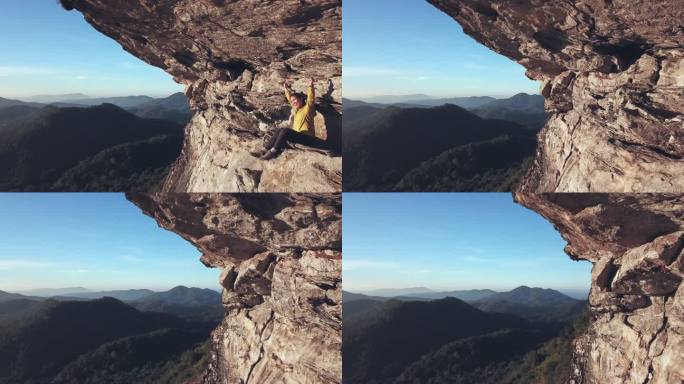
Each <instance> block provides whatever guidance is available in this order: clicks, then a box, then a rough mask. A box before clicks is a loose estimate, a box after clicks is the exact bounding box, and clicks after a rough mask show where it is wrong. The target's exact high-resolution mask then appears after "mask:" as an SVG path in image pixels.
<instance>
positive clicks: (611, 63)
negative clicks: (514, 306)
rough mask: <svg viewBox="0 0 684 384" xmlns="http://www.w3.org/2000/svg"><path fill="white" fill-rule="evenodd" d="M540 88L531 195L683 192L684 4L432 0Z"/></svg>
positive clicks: (666, 0) (527, 183) (672, 0)
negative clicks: (543, 114)
mask: <svg viewBox="0 0 684 384" xmlns="http://www.w3.org/2000/svg"><path fill="white" fill-rule="evenodd" d="M428 2H430V3H431V4H433V5H434V6H436V7H437V8H439V9H440V10H442V11H444V12H446V13H447V14H449V15H450V16H452V17H453V18H454V19H455V20H456V21H458V22H459V23H460V24H461V26H462V27H463V30H464V32H465V33H466V34H468V35H470V36H472V37H473V38H474V39H475V40H477V41H478V42H480V43H482V44H484V45H486V46H487V47H489V48H491V49H492V50H494V51H496V52H498V53H500V54H502V55H505V56H507V57H509V58H510V59H512V60H515V61H517V62H518V63H520V64H521V65H523V66H524V67H525V68H527V76H528V77H530V78H532V79H535V80H539V81H540V82H541V93H542V95H543V96H544V97H545V98H546V109H547V112H548V113H549V116H550V118H549V121H548V123H547V124H546V126H545V128H544V129H543V130H542V131H541V133H540V134H539V138H538V139H539V146H538V150H537V156H536V161H535V164H534V167H533V169H532V170H531V171H530V172H529V173H528V174H527V176H526V177H525V179H524V181H523V183H522V186H521V190H523V191H529V192H681V191H682V190H683V189H684V103H682V100H684V22H683V21H682V20H684V4H682V2H681V1H679V0H612V1H610V0H586V1H565V0H554V1H547V0H528V1H520V0H428Z"/></svg>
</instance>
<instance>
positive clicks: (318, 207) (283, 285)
mask: <svg viewBox="0 0 684 384" xmlns="http://www.w3.org/2000/svg"><path fill="white" fill-rule="evenodd" d="M127 197H128V199H129V200H131V201H133V202H134V203H135V204H137V205H138V206H139V207H140V208H141V209H142V210H143V212H144V213H146V214H147V215H149V216H151V217H153V218H154V219H155V220H156V221H157V222H158V223H159V225H160V226H161V227H163V228H166V229H168V230H171V231H173V232H175V233H177V234H179V235H180V236H182V237H183V238H185V239H186V240H188V241H190V242H192V243H193V244H194V245H195V246H197V248H198V249H199V250H200V251H201V252H202V258H201V261H202V262H203V263H204V264H206V265H207V266H211V267H216V268H222V269H223V272H222V274H221V277H220V284H221V285H222V286H223V304H224V306H225V307H226V309H227V315H226V318H225V319H224V320H223V322H222V323H221V324H220V325H219V327H218V328H217V329H216V330H215V331H214V332H213V333H212V341H213V348H212V359H211V364H210V366H209V368H208V369H207V371H206V372H205V374H204V377H203V379H202V382H204V383H207V384H209V383H211V384H213V383H226V384H228V383H230V384H234V383H245V384H249V383H311V384H314V383H323V384H326V383H340V382H341V380H342V376H341V375H342V357H341V347H342V305H341V300H342V276H341V273H342V251H341V249H342V248H341V247H342V239H341V234H342V205H341V204H342V203H341V199H340V196H339V195H332V194H326V195H287V194H235V195H230V194H165V193H159V194H128V195H127Z"/></svg>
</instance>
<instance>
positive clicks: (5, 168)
mask: <svg viewBox="0 0 684 384" xmlns="http://www.w3.org/2000/svg"><path fill="white" fill-rule="evenodd" d="M13 108H14V109H16V107H10V109H9V110H10V111H9V114H10V115H11V117H9V118H8V117H7V114H6V112H7V109H0V190H3V191H124V190H137V191H146V190H151V189H154V188H156V186H157V185H158V184H159V183H160V182H161V180H162V179H163V177H164V176H165V173H166V170H167V168H168V167H169V166H170V164H171V163H172V162H173V161H174V160H175V159H176V158H177V157H178V154H179V153H180V150H181V146H182V140H183V126H182V125H180V124H178V123H176V122H173V121H169V120H160V119H148V118H140V117H138V116H136V115H134V114H132V113H130V112H128V111H126V110H124V109H121V108H120V107H117V106H115V105H113V104H102V105H99V106H94V107H84V108H81V107H78V108H76V107H66V108H58V107H54V106H47V107H44V108H40V109H35V110H33V111H31V112H30V113H28V114H26V115H24V116H20V117H17V116H16V114H15V113H14V110H13Z"/></svg>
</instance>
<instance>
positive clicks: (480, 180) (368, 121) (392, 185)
mask: <svg viewBox="0 0 684 384" xmlns="http://www.w3.org/2000/svg"><path fill="white" fill-rule="evenodd" d="M358 108H360V107H358ZM363 108H365V107H363ZM352 110H353V108H352ZM350 112H352V113H351V114H352V119H351V121H350V120H348V115H349V114H350ZM344 116H345V118H344V119H343V130H344V135H343V138H344V141H343V152H344V162H343V173H344V180H343V182H344V190H345V191H349V192H354V191H357V192H362V191H367V192H370V191H397V192H401V191H414V192H420V191H435V192H441V191H450V192H453V191H461V192H467V191H489V192H492V191H511V190H512V189H513V187H514V186H515V185H516V184H517V181H518V180H519V179H520V177H521V176H522V175H523V174H524V172H525V171H526V167H527V166H528V165H529V164H531V161H532V160H531V159H532V157H533V155H534V150H535V148H536V132H535V131H534V130H531V129H529V128H528V127H525V126H523V125H521V124H518V123H515V122H512V121H506V120H498V119H487V118H481V117H479V116H477V115H476V114H474V113H472V112H470V111H468V110H466V109H464V108H461V107H458V106H456V105H451V104H446V105H443V106H439V107H430V108H399V107H396V106H390V107H387V108H384V109H379V110H377V111H375V112H373V113H370V114H365V115H364V116H362V117H361V116H357V117H354V115H353V111H351V110H348V111H345V112H344Z"/></svg>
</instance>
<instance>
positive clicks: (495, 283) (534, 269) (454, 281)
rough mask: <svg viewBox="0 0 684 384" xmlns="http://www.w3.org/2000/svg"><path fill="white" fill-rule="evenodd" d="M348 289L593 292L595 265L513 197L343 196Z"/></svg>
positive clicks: (484, 195)
mask: <svg viewBox="0 0 684 384" xmlns="http://www.w3.org/2000/svg"><path fill="white" fill-rule="evenodd" d="M343 207H344V220H343V244H344V245H343V247H344V259H343V263H342V268H343V276H342V281H343V284H344V289H345V290H349V291H353V292H354V291H356V292H358V291H365V290H372V289H380V288H409V287H428V288H432V289H438V290H451V289H473V288H491V289H494V290H508V289H512V288H515V287H517V286H520V285H528V286H533V287H535V286H536V287H543V288H553V289H558V290H561V291H565V292H573V293H574V292H577V291H581V292H588V288H589V285H590V272H591V264H590V263H589V262H576V261H572V260H571V259H570V258H569V257H568V256H567V255H566V254H565V253H564V252H563V247H564V246H565V241H564V240H562V238H561V237H560V235H559V234H558V232H556V231H555V230H554V229H553V226H552V225H551V224H550V223H549V222H547V221H546V220H544V219H543V218H542V217H541V216H539V215H538V214H536V213H535V212H533V211H530V210H528V209H526V208H524V207H522V206H521V205H518V204H516V203H514V202H513V198H512V196H511V194H509V193H418V194H414V193H345V194H344V195H343Z"/></svg>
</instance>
